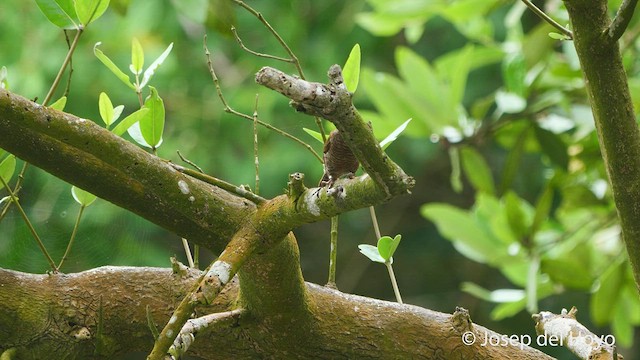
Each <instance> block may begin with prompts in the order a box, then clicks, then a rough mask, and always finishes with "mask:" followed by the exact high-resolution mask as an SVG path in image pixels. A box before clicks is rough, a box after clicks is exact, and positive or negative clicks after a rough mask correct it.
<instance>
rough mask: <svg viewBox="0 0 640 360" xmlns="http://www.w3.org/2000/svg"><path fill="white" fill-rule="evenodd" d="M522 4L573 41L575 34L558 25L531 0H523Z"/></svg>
mask: <svg viewBox="0 0 640 360" xmlns="http://www.w3.org/2000/svg"><path fill="white" fill-rule="evenodd" d="M522 2H523V3H524V4H525V5H526V6H527V7H528V8H529V9H530V10H531V11H533V13H534V14H536V15H538V17H540V18H541V19H542V20H544V21H546V22H548V23H549V24H550V25H551V26H553V27H554V28H556V29H558V31H560V32H561V33H562V34H564V35H566V36H567V37H568V38H569V39H573V33H572V32H571V30H569V29H567V28H565V27H564V26H562V25H560V24H558V23H557V22H556V21H555V20H553V19H552V18H551V17H550V16H549V15H547V14H546V13H545V12H544V11H542V10H540V8H538V7H537V6H535V5H534V4H533V3H532V2H531V1H529V0H522Z"/></svg>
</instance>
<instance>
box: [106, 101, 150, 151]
mask: <svg viewBox="0 0 640 360" xmlns="http://www.w3.org/2000/svg"><path fill="white" fill-rule="evenodd" d="M148 112H149V109H147V108H142V109H139V110H138V111H136V112H134V113H132V114H131V115H129V116H127V117H126V118H124V119H122V121H120V123H118V125H116V127H114V128H113V130H111V132H112V133H114V134H115V135H118V136H121V135H122V134H124V132H125V131H127V130H129V128H130V127H131V126H132V125H133V124H135V123H137V122H138V121H140V119H141V118H142V117H143V116H144V115H146V114H147V113H148ZM147 145H148V144H147ZM149 147H150V146H149Z"/></svg>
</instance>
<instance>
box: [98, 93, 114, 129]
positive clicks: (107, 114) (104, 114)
mask: <svg viewBox="0 0 640 360" xmlns="http://www.w3.org/2000/svg"><path fill="white" fill-rule="evenodd" d="M98 109H99V110H100V117H101V118H102V121H103V122H104V123H105V125H107V129H108V128H109V127H110V126H111V124H112V123H113V120H114V119H113V104H112V103H111V99H109V95H107V94H106V93H104V92H101V93H100V97H99V98H98Z"/></svg>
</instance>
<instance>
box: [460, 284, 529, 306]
mask: <svg viewBox="0 0 640 360" xmlns="http://www.w3.org/2000/svg"><path fill="white" fill-rule="evenodd" d="M461 290H462V291H464V292H466V293H468V294H471V295H473V296H475V297H477V298H478V299H482V300H485V301H490V302H493V303H510V302H514V301H520V300H523V299H524V297H525V292H524V290H522V289H498V290H493V291H489V290H487V289H485V288H483V287H481V286H479V285H477V284H474V283H472V282H464V283H462V287H461Z"/></svg>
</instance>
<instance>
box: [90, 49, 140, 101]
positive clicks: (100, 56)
mask: <svg viewBox="0 0 640 360" xmlns="http://www.w3.org/2000/svg"><path fill="white" fill-rule="evenodd" d="M100 44H102V43H101V42H97V43H96V44H95V46H94V47H93V53H94V54H95V55H96V57H97V58H98V59H99V60H100V61H101V62H102V63H103V64H104V65H105V66H106V67H107V69H109V70H111V72H112V73H113V74H114V75H115V76H117V77H118V79H120V80H121V81H122V82H123V83H125V85H127V86H128V87H130V88H131V89H132V90H136V87H135V86H134V85H133V84H132V83H131V80H130V79H129V76H127V74H125V73H124V72H123V71H122V70H120V69H119V68H118V66H117V65H116V64H114V63H113V61H111V59H109V58H108V57H107V55H105V54H104V53H103V52H102V50H100V49H98V46H100Z"/></svg>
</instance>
